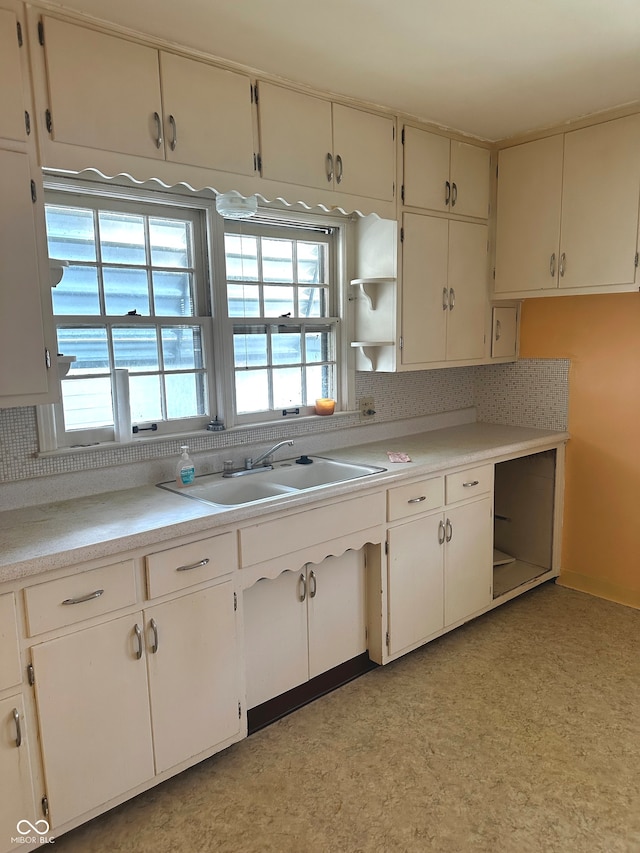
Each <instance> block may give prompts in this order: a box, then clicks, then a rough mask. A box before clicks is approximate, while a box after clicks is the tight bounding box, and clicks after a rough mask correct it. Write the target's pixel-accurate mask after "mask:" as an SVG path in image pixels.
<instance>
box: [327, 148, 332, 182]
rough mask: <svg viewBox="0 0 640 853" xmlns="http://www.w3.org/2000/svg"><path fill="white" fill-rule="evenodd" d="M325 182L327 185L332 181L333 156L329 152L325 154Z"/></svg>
mask: <svg viewBox="0 0 640 853" xmlns="http://www.w3.org/2000/svg"><path fill="white" fill-rule="evenodd" d="M327 180H328V181H329V183H331V181H332V180H333V154H332V153H331V152H330V151H328V152H327Z"/></svg>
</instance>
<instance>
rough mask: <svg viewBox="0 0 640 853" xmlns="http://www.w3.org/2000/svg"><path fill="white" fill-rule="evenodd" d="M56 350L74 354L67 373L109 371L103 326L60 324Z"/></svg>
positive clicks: (107, 347) (105, 332) (65, 353)
mask: <svg viewBox="0 0 640 853" xmlns="http://www.w3.org/2000/svg"><path fill="white" fill-rule="evenodd" d="M58 352H61V353H64V355H75V357H76V360H75V361H74V362H72V363H71V369H70V371H69V375H70V376H73V375H74V374H86V373H106V372H108V371H109V346H108V343H107V330H106V329H105V328H104V327H91V326H76V327H73V326H72V327H67V326H61V327H59V328H58Z"/></svg>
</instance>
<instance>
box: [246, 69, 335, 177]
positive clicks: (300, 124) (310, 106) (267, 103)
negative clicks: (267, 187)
mask: <svg viewBox="0 0 640 853" xmlns="http://www.w3.org/2000/svg"><path fill="white" fill-rule="evenodd" d="M259 88H260V92H259V101H258V110H259V121H260V154H261V157H262V177H263V178H268V179H270V180H273V181H285V182H287V183H290V184H299V185H300V186H304V187H318V188H320V189H332V188H333V173H332V169H331V166H330V165H329V157H332V152H333V146H332V135H331V103H330V102H329V101H323V100H322V99H321V98H314V97H313V96H311V95H303V94H302V93H300V92H294V91H293V90H291V89H285V88H283V87H282V86H274V85H273V84H271V83H264V82H260V84H259Z"/></svg>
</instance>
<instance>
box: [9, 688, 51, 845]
mask: <svg viewBox="0 0 640 853" xmlns="http://www.w3.org/2000/svg"><path fill="white" fill-rule="evenodd" d="M26 729H27V727H26V723H25V711H24V703H23V700H22V695H21V694H17V695H16V696H9V697H8V698H6V699H2V700H1V701H0V780H2V796H1V797H0V850H3V851H4V850H9V849H11V847H12V845H11V838H14V837H20V833H19V832H18V830H17V826H18V823H19V821H21V820H28V821H30V823H32V824H35V823H36V817H38V818H39V817H41V815H37V816H36V809H35V802H34V797H33V784H32V779H31V763H30V760H29V744H28V740H27V731H26Z"/></svg>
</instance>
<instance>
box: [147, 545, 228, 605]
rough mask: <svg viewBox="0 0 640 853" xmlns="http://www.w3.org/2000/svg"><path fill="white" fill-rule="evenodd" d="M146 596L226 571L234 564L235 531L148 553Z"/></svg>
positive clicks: (218, 575)
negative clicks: (147, 593) (155, 552)
mask: <svg viewBox="0 0 640 853" xmlns="http://www.w3.org/2000/svg"><path fill="white" fill-rule="evenodd" d="M146 563H147V589H148V592H149V598H158V597H159V596H161V595H167V594H168V593H170V592H176V591H177V590H180V589H184V588H185V587H188V586H193V585H194V584H197V583H202V582H203V581H208V580H212V579H213V578H217V577H220V576H221V575H226V574H229V572H233V571H235V569H236V568H237V567H238V551H237V547H236V535H235V533H221V534H220V535H219V536H212V537H210V538H209V539H200V540H199V541H198V542H190V543H189V544H188V545H178V546H177V547H175V548H167V550H166V551H158V553H157V554H148V555H147V557H146Z"/></svg>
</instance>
